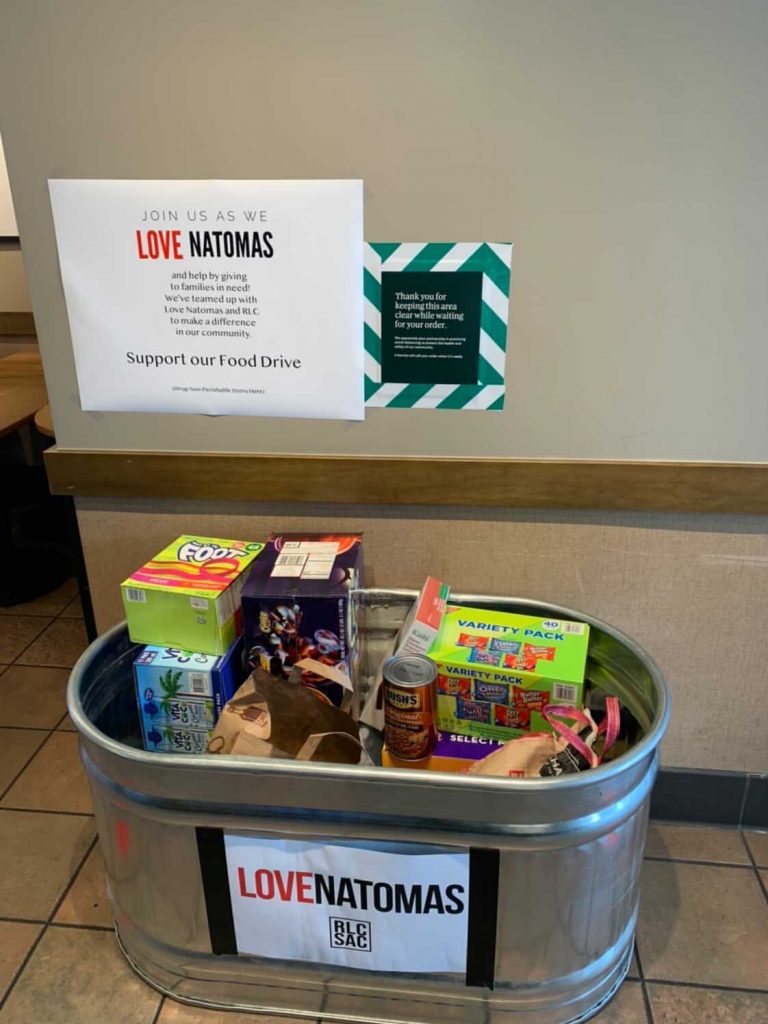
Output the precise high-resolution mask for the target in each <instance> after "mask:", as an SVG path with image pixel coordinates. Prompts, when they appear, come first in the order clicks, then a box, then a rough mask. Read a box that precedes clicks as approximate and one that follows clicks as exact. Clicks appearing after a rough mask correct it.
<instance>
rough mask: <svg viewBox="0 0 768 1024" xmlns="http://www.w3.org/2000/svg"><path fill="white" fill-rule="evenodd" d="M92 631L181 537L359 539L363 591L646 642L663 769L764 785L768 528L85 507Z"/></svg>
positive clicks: (758, 524) (423, 513)
mask: <svg viewBox="0 0 768 1024" xmlns="http://www.w3.org/2000/svg"><path fill="white" fill-rule="evenodd" d="M78 514H79V520H80V526H81V530H82V535H83V545H84V549H85V556H86V561H87V565H88V573H89V577H90V580H91V586H92V589H93V596H94V602H95V610H96V617H97V622H98V626H99V628H100V629H104V628H106V627H107V626H109V625H111V624H112V623H114V622H116V621H118V620H120V619H121V618H122V617H123V614H122V608H121V603H120V595H119V590H118V585H119V583H120V582H121V581H122V580H123V579H124V578H125V577H126V576H127V575H128V574H129V573H130V572H132V571H133V570H134V569H135V568H136V567H137V566H138V565H140V564H141V563H142V562H144V561H145V560H147V559H148V558H150V557H151V556H152V555H153V554H155V553H156V552H157V551H158V550H159V549H160V548H162V547H164V546H165V545H166V544H167V543H169V541H170V540H172V539H173V538H174V537H175V536H177V535H179V534H181V533H187V532H195V531H199V532H200V533H201V534H203V535H208V536H219V537H231V538H238V539H245V540H247V539H254V540H259V539H262V538H264V537H265V536H266V534H267V533H268V532H269V531H270V530H273V529H292V528H304V529H320V530H342V531H344V530H357V529H362V530H363V531H364V533H365V564H366V568H367V570H368V582H369V584H370V585H376V586H391V587H412V588H418V587H419V586H420V585H421V583H422V582H423V580H424V577H425V576H426V575H427V574H428V573H432V574H434V575H436V576H438V577H440V578H443V579H445V580H446V581H448V582H449V583H450V584H451V586H452V587H453V588H454V590H455V591H457V592H459V591H463V592H465V593H472V592H474V593H478V592H479V593H490V594H505V595H518V596H524V597H528V598H536V599H540V600H544V601H552V602H553V603H560V604H565V605H568V606H571V607H573V608H576V609H581V610H583V611H585V612H588V613H590V614H592V615H595V616H597V617H599V618H602V619H604V620H606V621H607V622H610V623H612V624H613V625H615V626H618V627H619V628H620V629H622V630H624V631H625V632H626V633H628V634H630V635H631V636H633V637H634V638H635V639H636V640H638V641H639V642H640V643H641V644H642V645H643V646H644V647H645V648H646V649H647V651H648V652H649V653H650V654H651V655H652V656H653V657H654V658H655V659H656V661H657V662H658V664H659V665H660V666H661V668H662V670H663V671H664V673H665V675H666V678H667V679H668V681H669V685H670V688H671V691H672V697H673V713H672V723H671V726H670V731H669V738H668V740H667V741H666V742H665V744H664V747H663V763H664V764H665V765H666V766H668V767H672V766H675V767H681V766H683V767H696V768H710V769H722V770H738V771H750V772H768V742H766V728H765V723H766V720H768V678H767V675H766V659H765V623H766V621H768V535H767V530H768V518H748V517H744V518H738V517H715V516H713V517H683V516H676V515H664V516H662V515H649V514H637V515H632V514H624V513H621V514H597V513H592V514H590V513H586V512H585V513H583V514H572V513H568V514H564V513H563V514H558V513H555V512H553V513H546V512H526V511H525V510H523V511H515V512H499V513H493V512H486V511H484V510H475V511H472V510H468V509H466V508H464V509H441V510H439V511H437V512H436V511H435V510H434V509H429V508H415V509H408V510H403V509H399V508H394V507H381V508H380V507H375V508H362V507H356V506H354V507H353V506H347V507H345V506H325V507H323V506H318V507H315V508H313V509H309V508H306V507H305V508H303V509H302V508H300V507H298V506H293V507H285V506H284V507H277V506H274V507H264V506H261V507H256V506H254V507H248V506H245V505H242V506H229V507H226V508H217V507H216V506H215V504H213V503H208V504H205V503H198V504H194V503H185V504H178V503H171V502H167V503H158V502H156V503H152V504H148V503H140V502H121V503H120V504H119V506H118V505H117V504H116V503H103V502H98V501H96V500H81V501H79V502H78Z"/></svg>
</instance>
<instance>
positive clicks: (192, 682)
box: [189, 672, 208, 695]
mask: <svg viewBox="0 0 768 1024" xmlns="http://www.w3.org/2000/svg"><path fill="white" fill-rule="evenodd" d="M207 684H208V676H206V675H205V674H204V673H203V672H190V673H189V688H190V690H191V691H192V693H194V694H203V695H205V694H206V693H207V692H208V685H207Z"/></svg>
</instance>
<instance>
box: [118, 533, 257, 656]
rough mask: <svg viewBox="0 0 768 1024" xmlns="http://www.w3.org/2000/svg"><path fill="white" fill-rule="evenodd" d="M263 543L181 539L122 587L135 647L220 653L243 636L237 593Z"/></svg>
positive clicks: (213, 539) (217, 539)
mask: <svg viewBox="0 0 768 1024" xmlns="http://www.w3.org/2000/svg"><path fill="white" fill-rule="evenodd" d="M263 548H264V545H263V544H262V543H258V542H256V541H243V540H222V539H221V538H219V537H193V536H190V535H188V534H185V535H184V536H182V537H177V538H176V540H175V541H174V542H173V543H172V544H169V545H168V547H167V548H164V549H163V550H162V551H161V552H160V553H159V554H157V555H155V557H154V558H153V559H152V560H151V561H149V562H147V563H146V564H145V565H143V566H142V567H141V568H140V569H137V570H136V572H134V573H133V574H132V575H131V576H129V577H128V579H127V580H125V581H124V582H123V583H122V585H121V591H122V597H123V607H124V608H125V617H126V619H127V621H128V633H129V635H130V638H131V640H133V641H134V643H139V644H157V645H160V646H163V647H176V648H180V649H182V650H188V651H200V652H202V653H204V654H224V653H225V652H226V651H227V649H228V648H229V647H230V646H231V644H232V643H233V641H234V640H235V637H237V636H238V635H239V633H240V632H241V631H242V616H241V611H240V592H241V590H242V587H243V583H244V582H245V577H246V575H247V573H248V570H249V568H250V566H251V563H252V562H253V560H254V558H256V556H257V555H258V554H259V552H260V551H261V550H262V549H263Z"/></svg>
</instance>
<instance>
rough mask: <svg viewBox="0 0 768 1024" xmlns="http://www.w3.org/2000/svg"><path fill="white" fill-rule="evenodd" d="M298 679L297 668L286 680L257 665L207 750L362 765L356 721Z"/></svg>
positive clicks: (224, 713) (225, 712) (227, 708)
mask: <svg viewBox="0 0 768 1024" xmlns="http://www.w3.org/2000/svg"><path fill="white" fill-rule="evenodd" d="M299 679H300V674H299V673H298V672H297V673H296V674H295V676H294V677H292V678H291V679H289V680H287V681H286V680H283V679H275V678H274V677H273V676H270V675H269V674H268V673H267V672H265V671H264V670H263V669H256V670H255V671H254V673H253V674H252V675H251V676H250V678H248V679H246V681H245V682H244V683H243V685H242V686H241V687H240V688H239V690H237V692H236V693H235V695H234V696H233V697H232V699H231V700H230V701H229V702H228V703H227V704H226V705H225V706H224V710H223V711H222V713H221V716H220V717H219V720H218V722H217V723H216V729H215V730H214V733H213V736H212V737H211V739H210V742H209V743H208V753H210V754H246V755H248V756H251V757H282V758H288V759H291V760H299V761H329V762H331V763H333V764H358V763H359V762H360V757H361V753H362V745H361V743H360V736H359V730H358V727H357V724H356V723H355V722H354V721H353V720H352V718H351V716H350V715H348V714H347V712H346V711H342V710H341V709H340V708H335V707H333V706H332V705H331V704H326V703H325V702H324V701H323V700H321V699H319V698H318V697H316V696H315V695H314V692H313V691H312V690H308V689H307V688H306V687H304V686H302V685H301V684H300V682H299V681H298V680H299Z"/></svg>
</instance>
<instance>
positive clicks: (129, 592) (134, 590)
mask: <svg viewBox="0 0 768 1024" xmlns="http://www.w3.org/2000/svg"><path fill="white" fill-rule="evenodd" d="M125 599H126V601H133V602H134V603H136V604H144V603H145V602H146V600H147V594H146V591H144V590H139V589H138V587H126V588H125Z"/></svg>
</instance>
